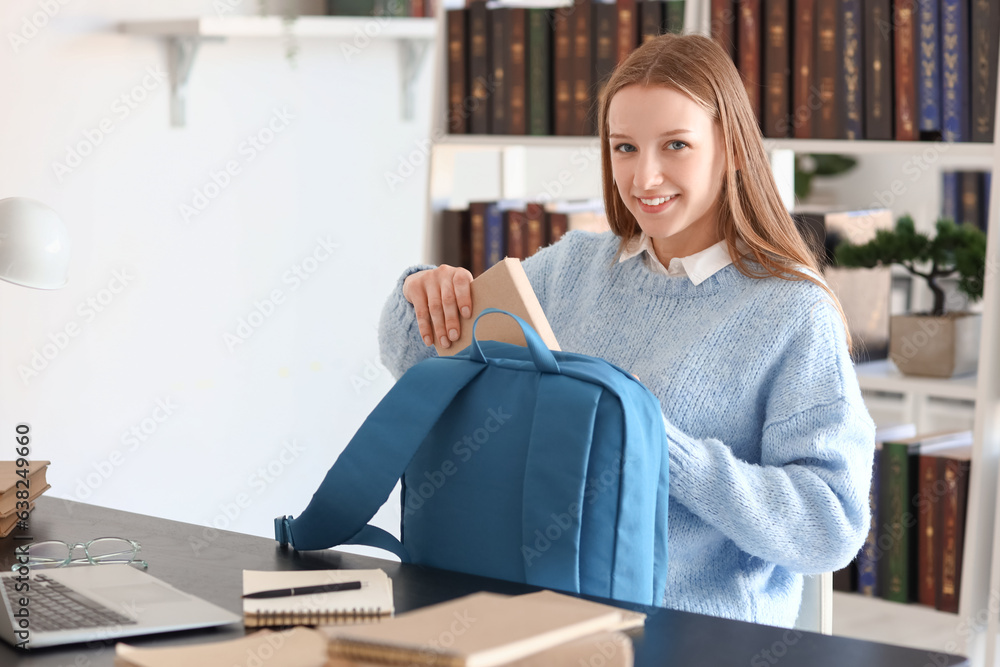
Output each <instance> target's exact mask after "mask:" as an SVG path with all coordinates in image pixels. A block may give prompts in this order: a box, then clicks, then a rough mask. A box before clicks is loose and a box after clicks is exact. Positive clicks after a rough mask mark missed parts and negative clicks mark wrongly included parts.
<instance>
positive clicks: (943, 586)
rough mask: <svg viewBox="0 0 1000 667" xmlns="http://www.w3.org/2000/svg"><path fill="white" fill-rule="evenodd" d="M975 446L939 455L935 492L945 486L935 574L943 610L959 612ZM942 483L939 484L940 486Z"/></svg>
mask: <svg viewBox="0 0 1000 667" xmlns="http://www.w3.org/2000/svg"><path fill="white" fill-rule="evenodd" d="M971 459H972V446H971V444H969V445H965V446H957V447H955V448H954V449H952V450H951V451H948V452H941V453H939V454H938V457H937V480H936V481H935V485H936V486H935V487H934V492H935V493H937V492H938V489H939V488H940V489H941V497H940V499H939V500H938V502H937V516H936V519H935V528H936V529H938V530H939V531H940V533H941V534H940V537H938V536H937V534H936V533H935V537H937V539H936V540H935V546H934V548H935V560H934V568H935V570H934V575H935V580H936V585H935V593H936V595H935V604H934V606H935V607H936V608H937V609H938V610H940V611H950V612H953V613H956V614H957V613H958V603H959V591H960V589H961V584H962V556H963V548H962V547H963V544H964V542H965V523H966V514H967V509H968V507H967V504H968V498H969V471H970V469H971ZM938 485H939V486H938Z"/></svg>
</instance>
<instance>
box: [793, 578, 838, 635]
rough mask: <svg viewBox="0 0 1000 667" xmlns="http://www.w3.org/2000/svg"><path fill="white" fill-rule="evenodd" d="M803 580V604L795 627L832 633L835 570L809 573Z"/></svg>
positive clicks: (826, 633) (825, 633)
mask: <svg viewBox="0 0 1000 667" xmlns="http://www.w3.org/2000/svg"><path fill="white" fill-rule="evenodd" d="M802 580H803V581H802V605H801V606H800V607H799V616H798V618H796V619H795V628H796V629H797V630H806V631H808V632H819V633H822V634H824V635H832V634H833V572H823V573H822V574H807V575H805V576H803V577H802Z"/></svg>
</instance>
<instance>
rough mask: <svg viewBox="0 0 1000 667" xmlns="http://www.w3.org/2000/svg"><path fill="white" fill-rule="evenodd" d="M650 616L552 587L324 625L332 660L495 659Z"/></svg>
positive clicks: (488, 666)
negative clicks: (372, 621) (366, 623)
mask: <svg viewBox="0 0 1000 667" xmlns="http://www.w3.org/2000/svg"><path fill="white" fill-rule="evenodd" d="M645 620H646V616H645V614H642V613H639V612H634V611H628V610H625V609H620V608H618V607H613V606H610V605H606V604H602V603H599V602H593V601H591V600H584V599H581V598H576V597H572V596H569V595H563V594H561V593H556V592H554V591H539V592H537V593H528V594H526V595H515V596H507V595H498V594H495V593H474V594H472V595H467V596H465V597H462V598H458V599H455V600H451V601H449V602H443V603H441V604H436V605H433V606H430V607H424V608H423V609H418V610H416V611H411V612H409V613H406V614H401V615H400V616H397V617H395V618H392V619H389V620H386V621H385V622H384V623H380V624H378V626H372V627H354V628H324V629H322V630H321V632H323V633H324V634H325V635H326V636H327V637H329V639H330V657H331V659H335V660H334V661H333V664H337V663H336V660H340V661H341V663H340V664H344V662H345V661H346V662H347V663H348V664H349V663H350V662H351V661H354V662H359V663H371V664H376V665H407V666H409V665H421V666H422V667H495V666H497V665H507V664H510V663H513V662H515V661H517V660H522V659H524V658H527V657H529V656H532V655H535V654H538V653H541V652H543V651H548V650H551V649H553V648H555V647H557V646H560V645H563V644H566V643H568V642H572V641H575V640H578V639H582V638H583V637H587V636H589V635H593V634H595V633H600V632H612V631H616V630H624V629H628V628H634V627H639V626H641V625H642V624H643V623H644V622H645ZM605 660H606V658H605ZM581 662H585V661H581ZM551 664H554V665H555V664H566V665H569V664H577V663H576V662H553V663H551ZM605 664H606V663H605Z"/></svg>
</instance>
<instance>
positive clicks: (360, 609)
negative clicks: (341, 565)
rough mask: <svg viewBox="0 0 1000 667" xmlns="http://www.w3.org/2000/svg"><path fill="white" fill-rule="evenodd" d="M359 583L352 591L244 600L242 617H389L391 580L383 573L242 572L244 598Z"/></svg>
mask: <svg viewBox="0 0 1000 667" xmlns="http://www.w3.org/2000/svg"><path fill="white" fill-rule="evenodd" d="M347 581H360V582H361V588H360V589H358V590H353V591H336V592H333V593H313V594H310V595H295V596H291V597H280V598H264V599H244V600H243V613H244V615H253V614H257V613H283V614H300V613H301V614H309V613H317V612H321V613H322V612H343V613H348V614H364V615H372V616H386V615H390V614H392V611H393V602H392V580H391V579H390V578H389V577H388V575H386V574H385V572H383V571H382V570H299V571H279V572H273V571H262V570H243V594H244V595H246V594H247V593H256V592H259V591H268V590H275V589H281V588H297V587H300V586H319V585H322V584H334V583H342V582H347Z"/></svg>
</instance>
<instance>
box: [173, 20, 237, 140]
mask: <svg viewBox="0 0 1000 667" xmlns="http://www.w3.org/2000/svg"><path fill="white" fill-rule="evenodd" d="M207 41H214V42H222V41H225V40H224V39H223V38H221V37H191V36H189V35H172V36H170V37H168V38H167V51H168V58H169V61H170V125H171V127H184V126H185V125H186V124H187V90H188V82H189V81H190V80H191V68H192V67H194V60H195V58H196V57H197V55H198V49H199V48H201V45H202V42H207Z"/></svg>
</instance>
